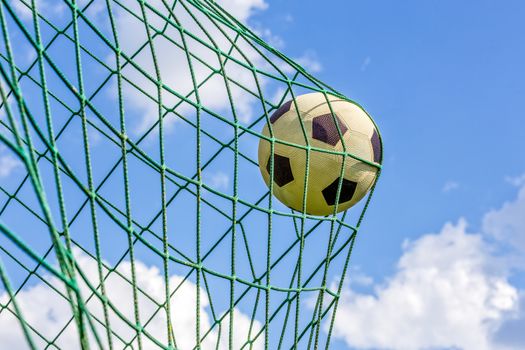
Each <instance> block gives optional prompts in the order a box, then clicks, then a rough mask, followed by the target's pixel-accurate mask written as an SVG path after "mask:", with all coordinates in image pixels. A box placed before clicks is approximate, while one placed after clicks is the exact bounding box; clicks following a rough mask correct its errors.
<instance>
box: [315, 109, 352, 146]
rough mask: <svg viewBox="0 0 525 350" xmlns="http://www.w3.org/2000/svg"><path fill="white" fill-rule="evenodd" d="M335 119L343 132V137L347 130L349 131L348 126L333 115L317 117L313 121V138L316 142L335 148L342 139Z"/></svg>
mask: <svg viewBox="0 0 525 350" xmlns="http://www.w3.org/2000/svg"><path fill="white" fill-rule="evenodd" d="M334 119H335V120H337V124H338V125H339V130H341V135H344V134H345V132H346V130H348V128H347V127H346V125H345V124H344V123H343V122H342V121H341V119H339V117H338V116H337V115H334V117H332V114H330V113H328V114H323V115H320V116H317V117H315V118H314V119H313V120H312V137H313V138H314V139H316V140H319V141H322V142H324V143H328V144H329V145H332V146H335V145H336V144H337V142H339V140H340V139H341V138H340V137H339V132H338V131H337V126H336V125H335V123H334Z"/></svg>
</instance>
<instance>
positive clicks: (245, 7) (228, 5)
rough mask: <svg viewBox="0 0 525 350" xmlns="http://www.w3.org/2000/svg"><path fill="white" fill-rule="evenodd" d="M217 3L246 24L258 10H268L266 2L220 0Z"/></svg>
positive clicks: (255, 0) (257, 0) (262, 0)
mask: <svg viewBox="0 0 525 350" xmlns="http://www.w3.org/2000/svg"><path fill="white" fill-rule="evenodd" d="M217 2H218V3H219V4H220V5H221V6H222V7H223V8H224V9H225V10H226V11H228V13H230V14H231V15H233V16H234V17H236V18H237V19H238V20H240V21H241V22H246V21H247V20H248V19H249V18H250V16H252V15H253V14H254V12H256V11H257V10H265V9H266V8H268V4H267V3H266V2H265V1H264V0H220V1H217Z"/></svg>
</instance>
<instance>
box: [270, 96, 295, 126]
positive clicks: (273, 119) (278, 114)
mask: <svg viewBox="0 0 525 350" xmlns="http://www.w3.org/2000/svg"><path fill="white" fill-rule="evenodd" d="M291 106H292V100H290V101H288V102H285V103H284V104H283V105H282V106H281V107H279V109H277V110H276V111H275V112H273V114H272V116H271V117H270V123H272V124H273V123H275V122H276V121H277V119H279V118H281V117H282V115H283V114H284V113H286V112H288V111H289V110H290V107H291Z"/></svg>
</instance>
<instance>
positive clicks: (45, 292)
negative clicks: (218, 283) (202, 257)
mask: <svg viewBox="0 0 525 350" xmlns="http://www.w3.org/2000/svg"><path fill="white" fill-rule="evenodd" d="M75 255H76V258H77V261H78V263H79V265H80V266H81V267H82V270H83V272H84V273H85V274H86V276H87V277H88V278H89V280H90V281H91V283H93V284H96V283H95V282H96V281H98V273H97V264H96V262H95V260H93V259H92V258H90V257H88V256H86V255H84V254H80V253H79V252H78V251H77V252H76V254H75ZM135 267H136V276H137V285H138V287H140V288H141V289H142V290H143V291H144V293H146V294H147V295H148V296H149V297H150V298H152V299H153V300H155V302H156V303H163V302H164V279H163V275H162V273H161V272H160V271H159V269H158V268H157V267H154V266H150V267H148V266H146V265H145V264H144V263H141V262H140V261H138V262H136V265H135ZM118 271H119V272H120V273H122V274H123V275H124V276H126V277H127V278H128V279H129V278H130V277H129V276H130V275H131V264H130V263H129V262H123V263H122V264H121V265H120V266H119V268H118ZM106 273H107V271H106ZM45 279H46V280H47V281H48V282H49V283H50V284H51V285H53V286H55V287H58V288H59V290H61V291H63V290H64V289H63V287H61V286H63V283H62V282H61V281H59V280H58V279H57V278H56V277H51V276H45ZM182 280H183V277H181V276H175V275H173V276H171V277H170V279H169V284H170V288H171V290H172V291H173V290H174V288H175V287H176V286H178V285H179V283H180V282H181V281H182ZM196 288H197V287H196V285H195V284H194V283H192V282H190V281H189V280H186V281H184V283H183V284H182V285H181V287H180V288H179V289H178V290H177V292H176V294H175V295H174V296H173V297H172V299H171V319H172V323H173V332H174V334H175V337H176V342H177V346H178V348H180V349H192V348H193V346H194V345H195V324H196V322H195V319H196V307H195V305H196V292H197V289H196ZM81 289H82V292H83V295H84V296H87V295H88V289H87V286H85V285H81ZM106 290H107V295H108V298H109V300H110V301H111V302H112V303H113V304H114V305H115V307H116V308H117V309H118V310H119V311H120V312H121V313H122V314H123V315H124V316H125V317H126V318H128V319H129V320H131V321H132V322H134V316H133V298H132V289H131V286H130V284H129V283H128V282H127V281H125V280H124V279H123V278H121V277H119V276H118V275H117V274H115V273H112V274H111V275H110V277H109V278H108V279H107V280H106ZM200 296H201V307H200V319H201V329H202V330H203V331H206V330H207V329H208V328H209V327H210V326H211V324H212V323H211V318H210V316H209V313H208V311H207V309H208V306H209V300H208V297H207V294H206V293H205V292H204V290H202V289H201V291H200ZM16 300H17V302H18V303H19V306H20V309H21V310H22V313H23V315H24V318H25V319H26V321H27V322H28V324H29V325H32V326H34V327H35V328H36V329H38V331H39V332H40V333H41V334H42V335H44V336H45V337H47V338H48V339H53V338H54V337H55V336H56V335H57V334H58V333H59V331H60V330H61V329H62V328H63V327H64V326H65V325H66V323H67V322H68V321H69V318H70V315H71V309H70V307H69V305H68V304H67V303H66V302H65V299H64V298H62V297H61V296H60V295H59V294H58V293H57V292H55V291H53V290H51V289H50V288H49V287H47V286H46V285H45V284H44V283H41V282H40V283H38V284H36V285H33V286H32V287H29V288H26V289H23V290H22V291H21V292H20V293H19V294H18V295H17V299H16ZM6 301H7V295H6V294H5V293H3V294H2V295H0V302H1V303H2V304H5V303H6ZM138 303H139V309H140V315H141V322H142V323H144V322H145V321H146V320H147V319H148V318H149V317H150V316H152V315H153V314H154V312H155V310H156V309H157V306H156V305H155V303H153V302H152V301H151V300H150V299H149V298H147V297H146V296H144V295H143V294H140V295H139V298H138ZM87 306H88V309H89V310H90V311H91V312H92V313H93V314H94V315H95V316H96V317H98V318H99V319H100V320H103V313H102V307H101V304H100V302H99V300H98V299H96V298H93V299H92V300H91V301H90V302H89V303H88V304H87ZM216 311H217V310H216ZM110 323H111V327H112V330H113V331H114V332H115V333H116V334H118V335H119V336H120V337H122V339H124V340H125V341H129V340H131V338H132V337H133V336H134V335H135V332H134V331H133V330H132V329H131V328H130V327H128V326H127V325H126V324H125V323H124V322H122V321H121V320H120V319H119V318H118V317H117V316H116V315H115V314H114V313H111V315H110ZM234 324H235V330H234V344H233V348H235V349H239V348H240V347H241V346H242V344H244V342H245V341H246V340H247V338H248V337H247V335H248V330H249V327H250V318H249V317H248V316H246V315H244V314H243V313H242V312H240V311H239V310H237V309H235V310H234ZM221 325H222V332H221V336H220V340H219V344H220V345H219V347H220V348H227V347H228V325H229V318H228V317H225V318H224V319H223V321H222V322H221ZM97 329H98V333H99V335H101V336H102V339H105V338H104V336H105V332H104V330H103V329H102V328H101V327H100V326H99V327H98V328H97ZM260 329H261V324H260V322H258V321H255V322H254V324H253V328H252V333H251V334H252V335H253V334H256V333H257V332H258V331H259V330H260ZM145 330H146V331H147V332H149V333H150V334H151V335H152V336H154V337H155V338H156V339H157V340H159V341H160V342H162V343H164V344H166V343H167V341H166V339H167V337H166V316H165V313H164V312H162V311H161V312H159V313H157V314H156V315H155V316H154V317H153V319H152V321H151V322H150V323H149V324H148V325H147V326H146V328H145ZM201 334H202V333H201ZM217 337H218V331H217V327H216V328H215V329H214V331H213V332H212V333H211V334H209V335H208V336H207V338H206V339H205V341H204V343H203V344H202V348H203V349H214V348H215V345H216V342H217ZM0 339H2V347H5V348H9V349H21V348H25V346H26V345H25V344H26V343H25V338H24V336H23V335H22V333H21V327H20V326H19V323H18V321H17V320H16V319H15V318H14V317H13V315H12V314H11V313H9V312H7V311H4V312H2V313H0ZM34 340H35V341H36V342H37V347H38V348H40V347H42V345H43V344H44V342H43V341H42V340H41V339H40V338H38V337H37V336H35V337H34ZM91 340H92V342H91V343H92V344H93V345H94V344H95V343H94V342H93V339H91ZM113 342H114V345H115V344H119V345H122V343H120V342H119V341H118V340H116V338H115V339H113ZM55 344H56V346H57V347H58V348H61V349H77V348H79V344H78V334H77V331H76V328H75V326H74V325H73V323H71V324H70V325H69V326H68V327H67V328H66V330H65V331H64V332H63V334H62V335H60V336H59V337H58V339H57V341H56V342H55ZM136 346H137V343H136V341H135V342H134V343H133V347H134V348H136ZM117 348H120V346H117ZM157 348H158V347H157V346H156V345H154V343H152V342H151V341H150V340H149V339H148V338H147V337H146V336H143V349H146V350H147V349H157ZM253 348H254V349H261V348H262V339H258V340H257V341H255V342H254V347H253Z"/></svg>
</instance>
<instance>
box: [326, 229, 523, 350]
mask: <svg viewBox="0 0 525 350" xmlns="http://www.w3.org/2000/svg"><path fill="white" fill-rule="evenodd" d="M494 259H495V258H494V257H492V256H491V254H490V251H489V247H488V246H487V244H486V243H485V241H484V240H483V237H482V236H481V235H480V234H471V233H467V230H466V222H465V221H464V220H460V221H459V222H458V223H457V224H455V225H454V224H450V223H449V224H446V225H445V226H444V227H443V229H442V230H441V232H439V233H437V234H428V235H424V236H422V237H421V238H419V239H417V240H416V241H414V242H410V243H407V244H406V245H405V248H404V253H403V256H402V257H401V258H400V260H399V262H398V266H397V271H396V273H395V274H394V275H393V276H392V277H391V278H389V279H388V280H387V281H386V282H385V283H384V284H376V285H375V286H374V292H373V293H371V294H367V293H364V294H362V293H358V292H355V291H354V290H352V288H347V289H346V290H345V292H344V293H343V296H342V300H341V303H340V307H339V311H338V314H337V318H336V322H335V328H334V335H335V336H336V337H339V338H342V339H344V340H345V342H346V343H347V344H348V345H349V346H352V347H355V348H359V349H361V348H363V349H372V348H373V349H400V350H401V349H402V350H411V349H414V350H415V349H431V348H432V349H434V348H459V349H465V350H470V349H472V350H483V349H487V350H488V349H496V347H495V345H494V344H493V343H492V340H491V337H492V335H493V333H494V331H495V330H496V329H497V327H498V325H499V324H500V323H501V322H502V320H503V319H504V317H505V316H506V315H507V314H509V313H510V312H511V311H513V310H516V308H517V307H518V291H517V289H516V288H515V287H513V286H512V285H511V284H510V283H509V281H508V280H507V277H506V275H505V274H504V273H502V272H501V271H495V269H494V264H493V263H494Z"/></svg>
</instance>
